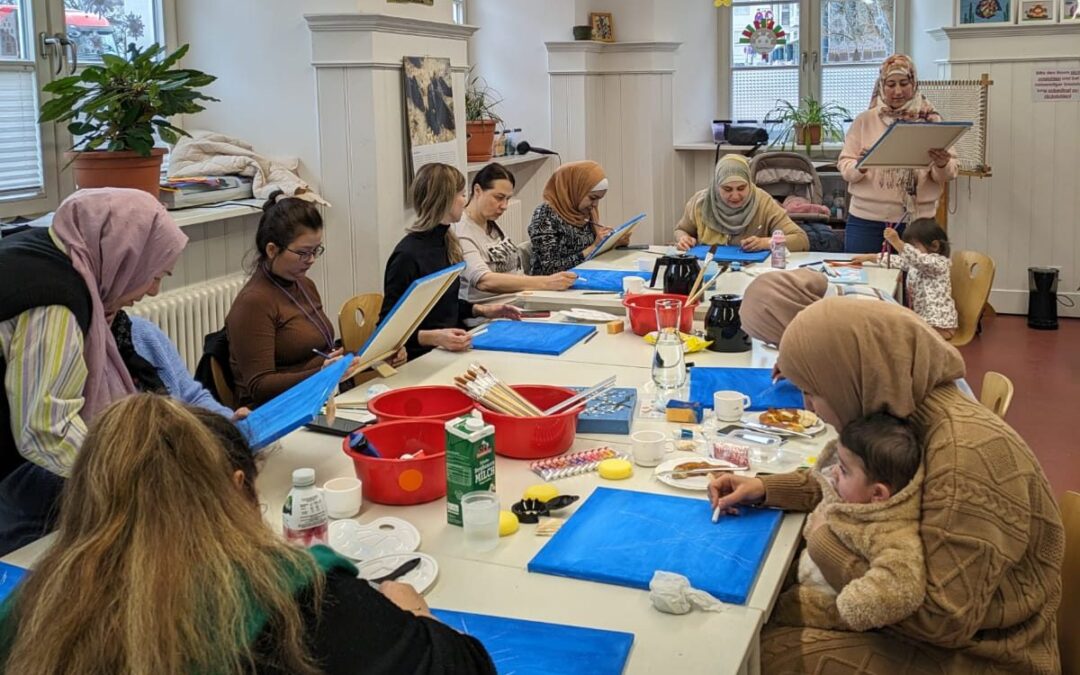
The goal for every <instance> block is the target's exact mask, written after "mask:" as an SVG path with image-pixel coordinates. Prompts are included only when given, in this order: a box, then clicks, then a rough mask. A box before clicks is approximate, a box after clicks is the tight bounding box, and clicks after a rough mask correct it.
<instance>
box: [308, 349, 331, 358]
mask: <svg viewBox="0 0 1080 675" xmlns="http://www.w3.org/2000/svg"><path fill="white" fill-rule="evenodd" d="M311 351H313V352H315V353H316V354H318V355H319V356H321V357H323V358H324V359H326V360H327V361H329V360H330V359H332V358H334V357H333V356H330V355H329V354H327V353H326V352H321V351H319V350H318V349H312V350H311Z"/></svg>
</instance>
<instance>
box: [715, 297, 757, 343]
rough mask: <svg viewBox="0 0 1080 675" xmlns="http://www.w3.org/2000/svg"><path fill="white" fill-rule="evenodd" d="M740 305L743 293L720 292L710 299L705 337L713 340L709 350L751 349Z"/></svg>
mask: <svg viewBox="0 0 1080 675" xmlns="http://www.w3.org/2000/svg"><path fill="white" fill-rule="evenodd" d="M740 307H742V296H741V295H730V294H726V293H725V294H719V295H714V296H713V297H712V299H711V300H710V301H709V311H708V313H707V314H705V338H706V339H708V340H712V344H711V345H709V351H713V352H746V351H750V336H749V335H747V334H746V331H744V330H743V329H742V320H741V319H740V318H739V308H740Z"/></svg>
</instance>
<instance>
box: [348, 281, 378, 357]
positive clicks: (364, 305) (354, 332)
mask: <svg viewBox="0 0 1080 675" xmlns="http://www.w3.org/2000/svg"><path fill="white" fill-rule="evenodd" d="M382 303H383V296H382V293H362V294H360V295H356V296H353V297H352V298H350V299H349V300H347V301H346V302H345V304H344V305H342V306H341V311H340V312H338V327H339V328H340V329H341V346H342V347H344V348H345V351H346V352H357V351H359V350H360V348H361V347H363V346H364V343H365V342H367V340H368V338H369V337H371V334H372V333H374V332H375V326H377V325H378V323H379V312H380V311H382Z"/></svg>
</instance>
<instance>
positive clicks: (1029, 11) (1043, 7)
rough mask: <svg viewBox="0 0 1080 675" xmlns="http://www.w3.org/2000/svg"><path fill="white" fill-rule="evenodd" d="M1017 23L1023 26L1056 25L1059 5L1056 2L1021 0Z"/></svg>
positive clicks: (1051, 0)
mask: <svg viewBox="0 0 1080 675" xmlns="http://www.w3.org/2000/svg"><path fill="white" fill-rule="evenodd" d="M1019 3H1020V6H1019V8H1017V12H1016V15H1017V21H1018V22H1019V23H1022V24H1034V23H1054V21H1055V20H1056V18H1057V17H1055V14H1056V12H1055V10H1056V9H1057V3H1056V2H1054V0H1019Z"/></svg>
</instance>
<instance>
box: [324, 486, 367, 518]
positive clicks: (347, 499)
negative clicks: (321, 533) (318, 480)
mask: <svg viewBox="0 0 1080 675" xmlns="http://www.w3.org/2000/svg"><path fill="white" fill-rule="evenodd" d="M361 487H362V486H361V484H360V479H359V478H351V477H347V476H346V477H342V478H334V479H333V480H328V481H326V483H325V484H324V485H323V488H322V492H323V499H325V500H326V514H327V515H328V516H330V517H331V518H352V517H353V516H355V515H356V514H358V513H360V506H361V505H362V504H363V500H362V497H361Z"/></svg>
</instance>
